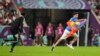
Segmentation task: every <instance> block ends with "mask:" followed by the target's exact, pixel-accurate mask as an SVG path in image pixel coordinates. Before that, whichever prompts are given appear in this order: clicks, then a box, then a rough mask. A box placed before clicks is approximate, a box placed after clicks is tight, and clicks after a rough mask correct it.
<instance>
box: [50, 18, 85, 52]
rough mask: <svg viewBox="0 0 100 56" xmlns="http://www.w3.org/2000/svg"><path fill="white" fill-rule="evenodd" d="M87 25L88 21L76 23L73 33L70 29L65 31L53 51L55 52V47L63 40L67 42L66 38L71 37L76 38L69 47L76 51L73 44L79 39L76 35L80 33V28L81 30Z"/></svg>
mask: <svg viewBox="0 0 100 56" xmlns="http://www.w3.org/2000/svg"><path fill="white" fill-rule="evenodd" d="M85 23H86V20H84V21H82V22H76V23H75V26H73V27H72V29H71V31H69V30H68V29H65V31H64V33H63V35H62V37H61V38H60V39H59V40H58V41H57V42H56V43H55V44H54V45H53V47H52V49H51V51H53V49H54V48H55V46H56V45H57V44H58V43H59V42H60V41H62V40H65V39H66V38H68V37H70V36H74V37H75V38H74V39H73V40H72V42H71V43H70V45H68V44H67V45H68V47H70V48H72V49H74V48H73V47H72V45H73V43H74V42H75V41H76V40H77V39H78V35H77V34H76V32H77V31H78V29H79V28H81V27H82V26H83V25H84V24H85ZM67 27H68V26H67Z"/></svg>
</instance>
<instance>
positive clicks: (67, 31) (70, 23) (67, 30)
mask: <svg viewBox="0 0 100 56" xmlns="http://www.w3.org/2000/svg"><path fill="white" fill-rule="evenodd" d="M77 18H78V13H76V14H74V15H73V18H71V19H70V20H69V21H68V22H67V25H68V26H67V27H66V28H65V30H64V33H63V35H62V36H61V38H60V39H59V40H58V41H57V42H56V43H55V44H54V45H53V47H52V49H51V51H53V49H54V48H55V46H56V45H57V44H58V43H59V42H60V41H62V40H65V39H66V37H69V36H70V31H72V32H73V30H72V29H73V27H74V26H75V25H76V21H77ZM75 30H76V29H75ZM76 31H77V30H76ZM76 31H74V32H75V33H74V34H73V36H74V37H75V38H74V39H73V41H72V42H71V43H70V45H68V46H69V47H70V48H73V47H72V44H73V43H74V42H75V41H76V40H77V39H78V35H77V34H76ZM68 34H69V35H68Z"/></svg>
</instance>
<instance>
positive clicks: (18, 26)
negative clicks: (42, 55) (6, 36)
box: [3, 15, 24, 52]
mask: <svg viewBox="0 0 100 56" xmlns="http://www.w3.org/2000/svg"><path fill="white" fill-rule="evenodd" d="M23 19H24V17H23V16H22V15H21V16H17V17H16V19H15V20H13V21H12V23H10V26H11V27H10V31H11V34H12V35H13V38H14V39H13V40H5V41H4V43H5V42H11V43H12V46H11V49H10V52H13V50H14V47H15V46H16V44H17V43H18V39H19V38H20V35H21V34H22V32H23ZM17 34H18V36H17V37H16V35H17ZM4 43H3V44H4Z"/></svg>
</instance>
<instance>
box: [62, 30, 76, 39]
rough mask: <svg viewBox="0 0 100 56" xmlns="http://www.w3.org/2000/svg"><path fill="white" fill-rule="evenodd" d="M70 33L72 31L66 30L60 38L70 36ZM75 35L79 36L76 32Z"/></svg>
mask: <svg viewBox="0 0 100 56" xmlns="http://www.w3.org/2000/svg"><path fill="white" fill-rule="evenodd" d="M69 33H70V31H68V30H64V33H63V35H62V36H61V38H60V39H66V38H67V37H68V34H69ZM73 37H77V38H78V34H76V33H74V35H73Z"/></svg>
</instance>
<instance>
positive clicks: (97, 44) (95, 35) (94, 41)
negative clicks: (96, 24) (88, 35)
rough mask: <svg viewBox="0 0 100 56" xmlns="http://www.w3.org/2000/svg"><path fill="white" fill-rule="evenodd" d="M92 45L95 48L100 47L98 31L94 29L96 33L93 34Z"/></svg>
mask: <svg viewBox="0 0 100 56" xmlns="http://www.w3.org/2000/svg"><path fill="white" fill-rule="evenodd" d="M92 44H93V45H96V46H99V45H100V34H99V30H98V29H96V33H95V34H94V37H93V38H92Z"/></svg>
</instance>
